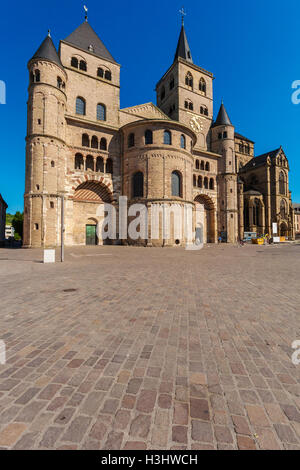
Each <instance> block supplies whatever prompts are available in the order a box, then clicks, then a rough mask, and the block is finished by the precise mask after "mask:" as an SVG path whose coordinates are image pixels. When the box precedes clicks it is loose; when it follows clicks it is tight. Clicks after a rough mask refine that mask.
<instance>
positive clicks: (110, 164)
mask: <svg viewBox="0 0 300 470" xmlns="http://www.w3.org/2000/svg"><path fill="white" fill-rule="evenodd" d="M106 173H109V174H110V175H112V174H113V161H112V159H111V158H108V159H107V161H106Z"/></svg>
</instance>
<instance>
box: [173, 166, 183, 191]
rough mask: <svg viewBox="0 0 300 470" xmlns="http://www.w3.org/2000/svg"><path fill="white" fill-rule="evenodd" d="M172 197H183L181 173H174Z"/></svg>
mask: <svg viewBox="0 0 300 470" xmlns="http://www.w3.org/2000/svg"><path fill="white" fill-rule="evenodd" d="M171 186H172V196H175V197H182V195H181V186H182V185H181V174H180V173H179V171H173V173H172V176H171Z"/></svg>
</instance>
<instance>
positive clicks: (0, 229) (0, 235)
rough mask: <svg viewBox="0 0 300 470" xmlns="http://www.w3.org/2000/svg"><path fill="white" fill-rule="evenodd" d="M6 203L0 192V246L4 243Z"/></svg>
mask: <svg viewBox="0 0 300 470" xmlns="http://www.w3.org/2000/svg"><path fill="white" fill-rule="evenodd" d="M6 209H7V204H6V202H5V201H4V199H3V198H2V196H1V194H0V246H4V243H5V221H6Z"/></svg>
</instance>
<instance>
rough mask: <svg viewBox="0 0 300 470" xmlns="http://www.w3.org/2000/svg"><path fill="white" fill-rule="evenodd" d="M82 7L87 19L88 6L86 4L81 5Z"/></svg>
mask: <svg viewBox="0 0 300 470" xmlns="http://www.w3.org/2000/svg"><path fill="white" fill-rule="evenodd" d="M83 9H84V11H85V21H87V20H88V8H87V6H85V5H83Z"/></svg>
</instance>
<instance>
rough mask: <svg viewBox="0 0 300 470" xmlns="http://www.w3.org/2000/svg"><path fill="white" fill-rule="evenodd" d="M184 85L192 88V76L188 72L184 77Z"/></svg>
mask: <svg viewBox="0 0 300 470" xmlns="http://www.w3.org/2000/svg"><path fill="white" fill-rule="evenodd" d="M185 84H186V85H187V86H189V87H191V88H193V76H192V74H191V73H190V72H188V73H187V74H186V76H185Z"/></svg>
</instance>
